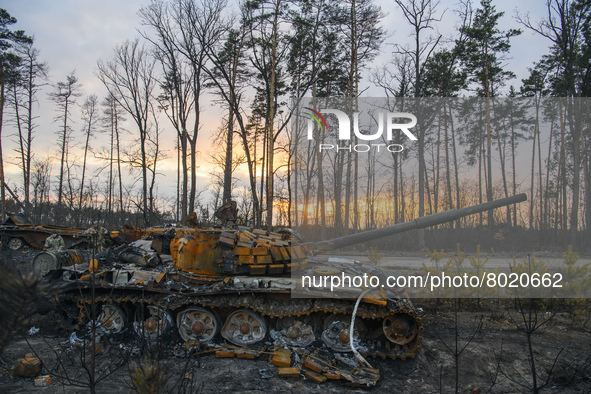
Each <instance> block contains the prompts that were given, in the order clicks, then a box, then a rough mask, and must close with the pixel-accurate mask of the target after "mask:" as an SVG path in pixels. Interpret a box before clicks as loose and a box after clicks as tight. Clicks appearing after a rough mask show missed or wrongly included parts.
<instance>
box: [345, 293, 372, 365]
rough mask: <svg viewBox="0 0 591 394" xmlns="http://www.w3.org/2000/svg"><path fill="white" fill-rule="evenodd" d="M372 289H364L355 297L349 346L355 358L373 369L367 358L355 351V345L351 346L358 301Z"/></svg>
mask: <svg viewBox="0 0 591 394" xmlns="http://www.w3.org/2000/svg"><path fill="white" fill-rule="evenodd" d="M371 290H372V289H365V290H364V291H363V292H362V293H361V294H360V295H359V297H358V298H357V302H355V308H354V309H353V315H351V327H350V328H349V346H350V347H351V350H352V351H353V354H354V355H355V358H356V359H357V360H358V361H359V362H360V363H361V364H363V365H365V366H366V367H368V368H370V369H372V370H373V369H374V368H373V367H372V366H371V364H370V363H368V362H367V360H366V359H365V358H364V357H363V356H362V355H361V354H359V352H358V351H357V349H355V346H353V331H354V329H355V316H356V315H357V308H358V307H359V303H360V302H361V299H362V298H363V296H364V295H365V294H367V293H369V292H370V291H371Z"/></svg>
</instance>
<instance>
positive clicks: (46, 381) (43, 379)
mask: <svg viewBox="0 0 591 394" xmlns="http://www.w3.org/2000/svg"><path fill="white" fill-rule="evenodd" d="M35 386H37V387H47V386H51V376H49V375H41V376H37V377H36V378H35Z"/></svg>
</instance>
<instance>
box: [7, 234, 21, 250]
mask: <svg viewBox="0 0 591 394" xmlns="http://www.w3.org/2000/svg"><path fill="white" fill-rule="evenodd" d="M24 245H25V241H23V239H22V238H16V237H15V238H10V239H9V240H8V248H9V249H11V250H19V249H20V248H22V247H23V246H24Z"/></svg>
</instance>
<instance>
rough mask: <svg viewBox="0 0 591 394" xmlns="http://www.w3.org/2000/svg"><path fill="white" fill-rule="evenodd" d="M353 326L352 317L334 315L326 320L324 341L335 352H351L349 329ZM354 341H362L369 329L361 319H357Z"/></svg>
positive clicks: (323, 333) (323, 334)
mask: <svg viewBox="0 0 591 394" xmlns="http://www.w3.org/2000/svg"><path fill="white" fill-rule="evenodd" d="M350 326H351V316H346V315H339V314H336V313H333V314H332V315H330V316H328V317H327V318H326V319H325V320H324V331H323V332H322V341H323V342H324V343H325V344H326V346H328V347H329V348H331V349H332V350H334V351H337V352H350V351H351V346H350V345H349V327H350ZM354 330H355V331H354V332H353V339H354V340H360V339H362V338H363V337H364V336H365V334H366V332H367V328H366V326H365V323H363V321H362V320H361V319H355V327H354Z"/></svg>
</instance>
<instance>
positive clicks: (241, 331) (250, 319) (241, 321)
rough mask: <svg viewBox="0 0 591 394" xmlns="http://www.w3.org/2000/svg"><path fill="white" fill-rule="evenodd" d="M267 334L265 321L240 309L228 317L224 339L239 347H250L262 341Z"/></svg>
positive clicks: (223, 333) (256, 314)
mask: <svg viewBox="0 0 591 394" xmlns="http://www.w3.org/2000/svg"><path fill="white" fill-rule="evenodd" d="M266 334H267V324H266V323H265V319H264V318H263V317H262V316H261V315H259V314H258V313H256V312H253V311H250V310H248V309H238V310H236V311H234V312H232V313H231V314H230V316H228V319H227V320H226V323H225V324H224V327H223V328H222V337H224V338H225V339H227V340H228V341H230V342H232V343H233V344H234V345H237V346H250V345H253V344H255V343H257V342H260V341H262V340H263V339H264V338H265V335H266Z"/></svg>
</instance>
